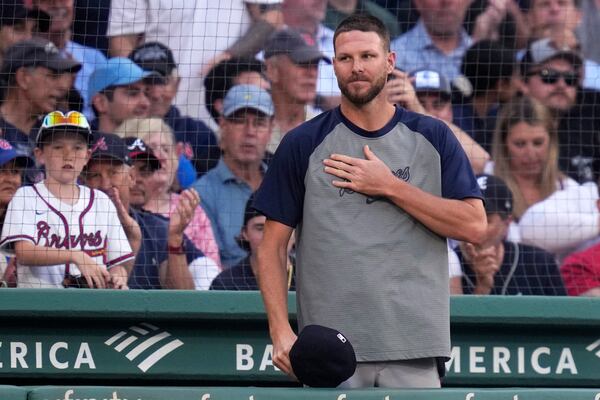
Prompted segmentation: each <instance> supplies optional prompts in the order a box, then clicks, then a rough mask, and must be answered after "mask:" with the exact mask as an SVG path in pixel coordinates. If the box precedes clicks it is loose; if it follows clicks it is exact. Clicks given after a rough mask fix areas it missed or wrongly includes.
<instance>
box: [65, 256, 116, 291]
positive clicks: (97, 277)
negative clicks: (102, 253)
mask: <svg viewBox="0 0 600 400" xmlns="http://www.w3.org/2000/svg"><path fill="white" fill-rule="evenodd" d="M71 254H72V257H71V258H72V259H71V262H73V263H75V264H76V265H77V267H78V268H79V271H80V272H81V276H82V277H83V278H84V279H85V281H86V283H87V286H88V287H90V288H98V289H105V288H106V287H108V283H109V281H110V274H109V273H108V271H107V270H106V267H105V266H103V265H100V264H98V263H97V262H96V261H95V260H94V259H93V258H92V257H90V256H89V255H88V254H87V253H85V252H83V251H73V252H72V253H71Z"/></svg>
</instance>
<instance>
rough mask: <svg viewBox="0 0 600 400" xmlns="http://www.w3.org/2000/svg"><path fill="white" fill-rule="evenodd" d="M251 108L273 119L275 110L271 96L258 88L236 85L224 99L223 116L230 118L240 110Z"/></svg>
mask: <svg viewBox="0 0 600 400" xmlns="http://www.w3.org/2000/svg"><path fill="white" fill-rule="evenodd" d="M245 108H250V109H253V110H258V111H260V112H261V113H263V114H265V115H267V116H269V117H272V116H273V114H274V112H275V110H274V108H273V101H272V100H271V95H270V94H269V93H268V92H267V91H266V90H264V89H263V88H260V87H258V86H254V85H236V86H234V87H232V88H231V89H229V91H228V92H227V94H226V95H225V98H224V99H223V116H225V117H229V116H231V115H232V114H233V113H235V112H236V111H238V110H242V109H245Z"/></svg>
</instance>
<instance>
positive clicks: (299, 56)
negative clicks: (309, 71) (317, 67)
mask: <svg viewBox="0 0 600 400" xmlns="http://www.w3.org/2000/svg"><path fill="white" fill-rule="evenodd" d="M288 55H289V56H290V58H291V59H292V61H293V62H295V63H297V64H307V63H310V62H314V63H318V62H319V61H321V60H323V61H325V62H326V63H327V64H331V60H330V59H329V58H328V57H325V55H324V54H323V53H321V52H320V51H319V50H317V49H316V48H314V47H305V48H303V49H298V50H295V51H292V52H290V53H288Z"/></svg>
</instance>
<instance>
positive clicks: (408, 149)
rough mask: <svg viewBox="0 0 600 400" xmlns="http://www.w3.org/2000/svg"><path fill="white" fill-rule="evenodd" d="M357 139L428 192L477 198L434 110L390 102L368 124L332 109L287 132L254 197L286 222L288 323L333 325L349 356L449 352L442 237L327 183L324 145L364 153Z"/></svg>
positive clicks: (390, 207) (328, 150) (385, 205)
mask: <svg viewBox="0 0 600 400" xmlns="http://www.w3.org/2000/svg"><path fill="white" fill-rule="evenodd" d="M364 145H369V146H370V148H371V150H372V151H373V152H374V153H375V154H376V155H377V157H379V158H380V159H381V160H382V161H383V162H384V163H385V164H386V165H387V166H388V167H389V168H390V169H391V170H392V172H393V173H394V175H395V176H396V177H397V178H398V179H402V180H404V181H406V182H408V183H410V184H411V185H414V186H416V187H418V188H420V189H422V190H424V191H426V192H428V193H431V194H433V195H436V196H440V197H444V198H450V199H464V198H469V197H476V198H481V193H480V191H479V187H478V185H477V182H476V180H475V178H474V176H473V172H472V170H471V167H470V165H469V161H468V159H467V157H466V156H465V154H464V152H463V151H462V149H461V147H460V145H459V143H458V141H457V140H456V138H455V137H454V135H453V134H452V132H450V130H449V129H448V127H447V126H446V125H445V124H443V123H442V122H440V121H438V120H435V119H433V118H429V117H425V116H422V115H419V114H415V113H411V112H408V111H406V110H403V109H397V110H396V113H395V115H394V117H393V118H392V120H391V121H390V122H389V123H388V124H387V125H386V126H385V127H383V128H382V129H380V130H379V131H375V132H368V131H365V130H363V129H361V128H359V127H358V126H356V125H354V124H353V123H352V122H350V121H349V120H348V119H346V118H345V117H344V116H343V114H342V113H341V111H340V109H339V108H336V109H334V110H332V111H329V112H326V113H324V114H322V115H320V116H318V117H316V118H314V119H312V120H311V121H308V122H306V123H304V124H302V125H301V126H299V127H298V128H296V129H294V130H292V131H290V133H288V134H287V135H286V136H285V137H284V140H283V141H282V143H281V145H280V147H279V149H278V150H277V153H276V154H275V156H274V158H273V160H272V162H271V165H270V167H269V170H268V172H267V174H266V176H265V179H264V181H263V184H262V186H261V188H260V189H259V192H258V193H257V198H256V202H255V207H256V208H257V209H258V210H259V211H261V212H262V213H264V214H265V215H266V216H267V217H268V218H269V219H272V220H276V221H279V222H281V223H283V224H285V225H288V226H290V227H294V228H297V262H298V266H297V269H296V273H297V277H296V285H297V286H296V290H297V302H298V304H297V307H298V318H299V325H300V327H303V326H305V325H308V324H320V325H325V326H329V327H332V328H334V329H338V330H339V331H341V332H343V333H344V334H345V335H347V337H348V338H349V339H350V341H351V343H352V344H353V346H354V348H355V351H356V355H357V359H358V360H359V361H387V360H403V359H414V358H424V357H440V356H448V355H449V352H450V328H449V326H450V323H449V293H448V254H447V247H446V238H444V237H441V236H439V235H438V234H436V233H434V232H432V231H431V230H429V229H428V228H427V227H425V226H424V225H423V224H421V223H420V222H419V221H417V220H416V219H414V218H413V217H412V216H410V215H409V214H407V213H406V212H405V211H404V210H402V209H401V208H399V207H398V206H396V205H394V204H393V203H391V202H390V201H389V200H387V199H385V198H378V197H371V196H366V195H363V194H361V193H355V192H352V191H350V190H347V189H339V188H336V187H335V186H333V185H332V183H331V182H332V180H335V179H337V178H335V177H334V176H332V175H329V174H327V173H325V172H324V171H323V163H322V161H323V159H325V158H328V157H329V156H330V155H331V154H333V153H337V154H346V155H349V156H352V157H359V158H364V152H363V146H364Z"/></svg>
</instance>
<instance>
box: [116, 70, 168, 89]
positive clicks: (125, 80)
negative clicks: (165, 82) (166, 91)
mask: <svg viewBox="0 0 600 400" xmlns="http://www.w3.org/2000/svg"><path fill="white" fill-rule="evenodd" d="M155 77H156V78H162V75H161V74H159V73H158V72H156V71H143V72H142V73H140V74H131V75H127V76H121V77H120V78H119V79H117V80H116V81H115V82H112V83H111V84H110V86H125V85H131V84H133V83H136V82H140V81H143V80H144V79H147V78H155Z"/></svg>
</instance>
